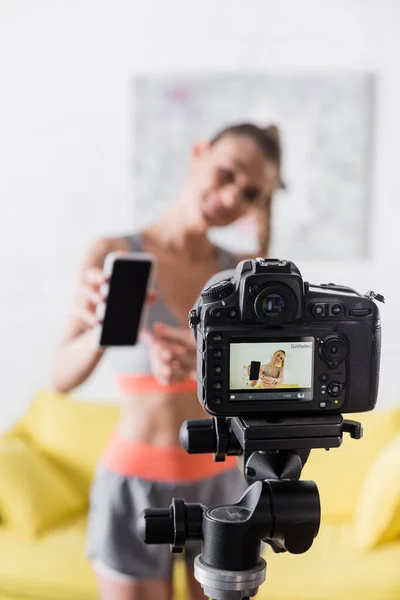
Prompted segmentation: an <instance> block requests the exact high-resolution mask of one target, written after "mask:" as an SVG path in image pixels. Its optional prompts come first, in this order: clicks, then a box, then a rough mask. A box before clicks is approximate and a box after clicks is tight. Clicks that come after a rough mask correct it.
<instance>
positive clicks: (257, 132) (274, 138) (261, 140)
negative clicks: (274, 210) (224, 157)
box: [211, 123, 286, 257]
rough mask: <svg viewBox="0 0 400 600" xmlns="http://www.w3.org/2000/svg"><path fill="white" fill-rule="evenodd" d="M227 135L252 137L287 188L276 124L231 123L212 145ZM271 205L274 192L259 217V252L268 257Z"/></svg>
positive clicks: (262, 207)
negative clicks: (264, 125)
mask: <svg viewBox="0 0 400 600" xmlns="http://www.w3.org/2000/svg"><path fill="white" fill-rule="evenodd" d="M227 135H236V136H245V137H249V138H250V139H252V140H253V141H254V142H255V143H256V144H257V146H258V147H259V148H260V150H261V151H262V152H263V153H264V154H265V156H266V157H267V158H269V160H271V161H272V162H274V163H275V164H276V166H277V167H278V176H279V181H280V187H281V188H285V187H286V186H285V185H284V183H283V182H282V179H281V176H280V174H281V154H282V150H281V142H280V136H279V130H278V128H277V126H276V125H268V127H265V128H263V127H258V126H257V125H254V124H253V123H241V124H239V125H231V126H230V127H226V128H225V129H223V130H222V131H220V132H219V133H217V135H215V136H214V137H213V138H212V140H211V145H213V144H215V143H216V142H218V141H219V140H220V139H222V138H223V137H225V136H227ZM271 205H272V194H270V195H269V196H268V197H267V198H265V201H264V203H263V204H262V206H261V207H260V213H261V217H262V218H261V219H257V230H258V231H257V234H258V244H259V252H261V256H264V257H266V256H267V253H268V250H269V245H270V240H271Z"/></svg>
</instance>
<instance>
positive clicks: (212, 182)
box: [189, 134, 279, 227]
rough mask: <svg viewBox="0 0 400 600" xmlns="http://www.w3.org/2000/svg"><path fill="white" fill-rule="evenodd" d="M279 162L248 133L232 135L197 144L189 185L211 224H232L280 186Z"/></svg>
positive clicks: (207, 221)
mask: <svg viewBox="0 0 400 600" xmlns="http://www.w3.org/2000/svg"><path fill="white" fill-rule="evenodd" d="M278 183H279V174H278V168H277V166H276V164H275V163H274V162H273V161H271V160H269V159H268V158H267V157H266V156H265V154H264V153H263V152H262V151H261V149H260V148H259V147H258V145H257V144H256V142H254V141H253V140H252V139H251V138H250V137H248V136H238V135H230V134H227V135H226V136H224V137H222V138H221V139H220V140H218V141H217V142H216V143H215V144H213V145H212V146H210V145H209V144H203V145H201V144H199V145H197V146H196V147H195V148H194V150H193V154H192V160H191V164H190V169H189V185H190V186H191V191H192V192H193V193H194V196H195V198H196V199H197V201H198V205H199V209H200V212H201V216H202V217H203V219H204V220H205V222H206V223H207V225H208V226H209V227H213V226H217V227H221V226H224V225H229V224H230V223H233V222H234V221H236V219H238V218H240V217H243V216H245V215H246V214H247V213H248V212H249V211H252V210H254V208H255V207H257V205H260V204H262V203H263V201H265V198H266V197H267V196H268V195H270V194H271V193H272V192H273V191H274V189H276V188H277V187H278Z"/></svg>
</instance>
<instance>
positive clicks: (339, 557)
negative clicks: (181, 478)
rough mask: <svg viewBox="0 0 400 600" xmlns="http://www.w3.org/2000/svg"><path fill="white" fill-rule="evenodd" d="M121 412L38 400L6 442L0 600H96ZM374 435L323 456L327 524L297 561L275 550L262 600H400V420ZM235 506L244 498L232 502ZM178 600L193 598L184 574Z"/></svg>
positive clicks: (312, 475) (390, 414)
mask: <svg viewBox="0 0 400 600" xmlns="http://www.w3.org/2000/svg"><path fill="white" fill-rule="evenodd" d="M117 415H118V409H117V407H116V406H115V405H106V404H96V403H92V402H85V401H82V400H74V399H73V398H72V397H70V396H67V395H62V394H53V393H50V392H40V393H38V395H37V397H36V398H35V399H34V401H33V402H32V404H31V406H30V408H29V410H28V412H27V414H26V415H25V417H24V418H22V419H21V421H20V422H19V423H17V424H16V425H15V427H14V428H13V429H12V430H10V431H9V432H7V433H6V434H5V435H4V436H3V437H2V439H1V440H0V600H35V599H36V600H74V599H77V600H94V599H95V598H96V597H97V595H96V587H95V580H94V577H93V574H92V571H91V568H90V565H89V564H88V562H87V560H86V559H85V529H86V513H87V506H88V491H89V486H90V481H91V479H92V477H93V473H94V469H95V464H96V461H97V460H98V457H99V455H100V454H101V451H102V448H103V447H104V445H105V443H106V440H107V437H108V436H109V434H110V432H111V430H112V429H113V427H114V425H115V422H116V419H117ZM361 420H362V422H363V425H364V433H365V436H364V438H363V439H362V440H360V441H355V440H351V439H349V438H348V439H345V441H344V443H343V446H342V447H341V448H340V449H333V450H330V451H329V452H326V451H323V450H314V451H313V452H312V453H311V456H310V459H309V461H308V463H307V465H306V467H305V469H304V472H303V475H304V476H303V478H304V479H314V480H315V481H316V482H317V484H318V487H319V490H320V493H321V501H322V509H323V522H322V526H321V529H320V533H319V535H318V537H317V538H316V540H315V543H314V545H313V547H312V549H311V550H310V551H309V552H307V553H305V554H303V555H300V556H294V555H289V554H287V553H286V554H279V555H275V554H273V553H272V552H269V551H267V555H266V558H267V563H268V568H267V580H266V583H265V584H264V585H263V586H262V587H261V588H260V592H259V594H258V596H257V598H260V600H262V599H264V598H265V600H267V599H268V600H331V599H332V600H333V599H334V600H338V599H340V600H350V599H351V600H357V599H359V598H360V599H361V598H362V599H363V600H389V599H390V600H399V599H400V409H392V410H390V411H385V412H378V411H374V412H373V413H368V414H365V415H361ZM232 500H233V501H234V500H235V498H232ZM175 589H176V598H182V599H183V598H185V597H186V592H185V587H184V577H183V573H182V564H181V563H180V562H179V561H178V563H177V568H176V570H175Z"/></svg>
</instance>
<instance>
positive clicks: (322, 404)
mask: <svg viewBox="0 0 400 600" xmlns="http://www.w3.org/2000/svg"><path fill="white" fill-rule="evenodd" d="M319 407H320V408H326V407H327V403H326V402H324V401H322V402H320V403H319Z"/></svg>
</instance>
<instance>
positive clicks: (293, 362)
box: [229, 338, 314, 400]
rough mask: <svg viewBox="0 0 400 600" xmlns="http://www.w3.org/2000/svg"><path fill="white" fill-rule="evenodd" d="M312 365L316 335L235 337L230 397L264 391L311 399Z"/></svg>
mask: <svg viewBox="0 0 400 600" xmlns="http://www.w3.org/2000/svg"><path fill="white" fill-rule="evenodd" d="M313 366H314V338H301V339H300V340H299V339H297V340H290V341H287V340H285V341H284V342H283V341H279V340H278V341H270V342H254V341H252V342H248V341H237V342H236V341H232V342H231V343H230V368H229V377H230V381H229V389H230V399H231V400H243V399H245V398H246V397H248V398H255V397H257V398H258V397H260V396H261V395H262V396H263V397H265V398H268V399H277V400H279V399H306V400H307V399H308V400H311V399H312V387H313ZM240 392H245V394H243V393H240ZM235 393H236V394H235ZM237 393H239V394H237ZM248 394H251V395H250V396H249V395H248ZM253 394H254V396H253ZM260 399H261V398H260Z"/></svg>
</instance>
